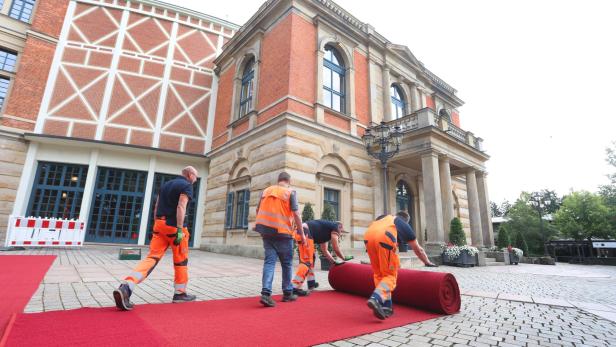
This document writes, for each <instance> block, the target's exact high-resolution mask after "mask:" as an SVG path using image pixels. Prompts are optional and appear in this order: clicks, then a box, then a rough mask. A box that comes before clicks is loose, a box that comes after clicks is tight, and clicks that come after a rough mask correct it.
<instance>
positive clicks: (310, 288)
mask: <svg viewBox="0 0 616 347" xmlns="http://www.w3.org/2000/svg"><path fill="white" fill-rule="evenodd" d="M317 288H319V282H314V284H313V285H310V284H309V285H308V290H314V289H317Z"/></svg>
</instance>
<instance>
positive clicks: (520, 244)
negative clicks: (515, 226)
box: [513, 232, 528, 255]
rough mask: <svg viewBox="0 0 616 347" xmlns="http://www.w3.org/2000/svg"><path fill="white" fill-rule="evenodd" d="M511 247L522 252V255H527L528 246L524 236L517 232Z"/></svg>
mask: <svg viewBox="0 0 616 347" xmlns="http://www.w3.org/2000/svg"><path fill="white" fill-rule="evenodd" d="M513 247H515V248H519V249H521V250H522V252H524V255H528V244H527V243H526V240H525V239H524V235H522V233H520V232H517V233H515V234H514V236H513Z"/></svg>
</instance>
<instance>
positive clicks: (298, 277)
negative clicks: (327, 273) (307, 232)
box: [292, 234, 315, 289]
mask: <svg viewBox="0 0 616 347" xmlns="http://www.w3.org/2000/svg"><path fill="white" fill-rule="evenodd" d="M295 240H296V241H297V248H298V249H299V266H298V267H297V272H296V273H295V277H294V278H293V281H292V282H293V288H295V289H300V288H301V287H302V285H303V284H304V281H306V280H308V284H309V285H310V282H311V281H313V282H314V251H315V249H314V240H313V239H311V238H308V237H306V242H305V243H300V241H301V237H300V236H299V235H298V234H295Z"/></svg>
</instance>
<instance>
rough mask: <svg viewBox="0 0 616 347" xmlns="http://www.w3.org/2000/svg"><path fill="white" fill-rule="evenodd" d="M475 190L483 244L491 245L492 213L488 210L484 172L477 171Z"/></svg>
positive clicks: (486, 179)
mask: <svg viewBox="0 0 616 347" xmlns="http://www.w3.org/2000/svg"><path fill="white" fill-rule="evenodd" d="M477 192H478V194H479V209H480V212H481V232H482V235H483V245H484V246H486V247H492V246H494V231H493V230H492V215H491V212H490V198H489V196H488V177H487V174H486V173H485V172H478V173H477Z"/></svg>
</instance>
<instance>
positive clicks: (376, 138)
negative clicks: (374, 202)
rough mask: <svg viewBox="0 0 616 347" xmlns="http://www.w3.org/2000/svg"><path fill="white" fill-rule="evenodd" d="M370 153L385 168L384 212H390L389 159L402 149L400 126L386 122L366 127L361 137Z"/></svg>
mask: <svg viewBox="0 0 616 347" xmlns="http://www.w3.org/2000/svg"><path fill="white" fill-rule="evenodd" d="M361 139H362V141H363V142H364V145H365V146H366V151H367V152H368V154H369V155H371V156H372V157H374V158H375V159H378V160H379V161H380V162H381V168H382V170H383V183H382V184H383V213H384V214H386V213H389V194H388V192H389V190H388V189H387V181H388V180H387V161H388V160H389V159H391V158H392V157H393V156H394V155H396V154H397V153H398V151H399V150H400V143H401V142H402V132H401V131H400V127H399V126H396V127H393V128H392V127H390V126H388V125H387V124H385V122H381V124H379V125H377V126H375V127H373V128H369V129H366V133H365V134H364V136H362V137H361Z"/></svg>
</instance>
